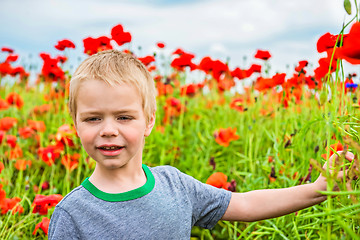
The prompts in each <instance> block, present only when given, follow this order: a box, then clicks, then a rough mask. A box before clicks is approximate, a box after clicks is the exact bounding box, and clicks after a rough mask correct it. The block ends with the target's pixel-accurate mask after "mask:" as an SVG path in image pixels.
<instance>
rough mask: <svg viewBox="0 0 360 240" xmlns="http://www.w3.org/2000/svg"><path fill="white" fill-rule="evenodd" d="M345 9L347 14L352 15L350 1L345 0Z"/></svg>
mask: <svg viewBox="0 0 360 240" xmlns="http://www.w3.org/2000/svg"><path fill="white" fill-rule="evenodd" d="M344 8H345V11H346V12H347V14H349V15H351V4H350V0H344Z"/></svg>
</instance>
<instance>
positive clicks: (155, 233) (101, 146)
mask: <svg viewBox="0 0 360 240" xmlns="http://www.w3.org/2000/svg"><path fill="white" fill-rule="evenodd" d="M69 95H70V97H69V109H70V113H71V116H72V119H73V121H74V125H75V128H76V130H77V133H78V135H79V137H80V139H81V143H82V145H83V147H84V149H85V150H86V152H87V153H88V154H89V156H90V157H91V158H93V159H94V160H95V161H96V167H95V170H94V172H93V173H92V175H91V176H90V177H89V178H87V179H86V180H85V181H84V182H83V183H82V184H81V186H79V187H77V188H75V189H74V190H72V191H71V192H70V193H69V194H68V195H66V196H65V197H64V199H63V200H62V201H61V202H60V203H59V204H58V205H57V206H56V208H55V210H54V213H53V215H52V217H51V222H50V226H49V239H189V238H190V234H191V228H192V226H194V225H197V226H201V227H204V228H212V227H213V226H214V225H215V224H216V223H217V222H218V221H219V220H220V219H222V220H236V221H257V220H261V219H266V218H273V217H278V216H281V215H284V214H288V213H291V212H294V211H297V210H300V209H303V208H306V207H309V206H312V205H314V204H317V203H320V202H322V201H324V200H326V196H323V195H321V194H320V193H318V191H320V190H326V187H327V184H326V178H325V177H323V176H320V177H319V178H318V179H317V180H316V181H315V182H314V183H310V184H306V185H301V186H296V187H291V188H285V189H269V190H257V191H251V192H247V193H231V192H230V191H226V190H223V189H217V188H214V187H212V186H210V185H206V184H203V183H201V182H199V181H197V180H195V179H194V178H192V177H190V176H188V175H185V174H183V173H181V172H180V171H178V170H177V169H175V168H173V167H170V166H161V167H154V168H149V167H147V166H145V165H143V164H142V151H143V146H144V143H145V138H146V137H147V136H149V135H150V133H151V130H152V128H153V127H154V124H155V110H156V100H155V98H156V91H155V87H154V82H153V79H152V77H151V75H150V74H149V72H148V71H147V70H146V68H145V67H144V65H143V64H142V63H141V62H139V61H138V60H137V59H136V58H135V57H133V56H131V55H130V54H125V53H122V52H119V51H116V50H110V51H103V52H100V53H98V54H96V55H93V56H91V57H89V58H88V59H86V60H85V61H84V62H83V63H81V64H80V66H79V67H78V69H77V70H76V71H75V73H74V75H73V77H72V80H71V82H70V94H69ZM334 156H335V154H334ZM346 158H347V159H352V158H353V155H352V154H351V153H347V154H346Z"/></svg>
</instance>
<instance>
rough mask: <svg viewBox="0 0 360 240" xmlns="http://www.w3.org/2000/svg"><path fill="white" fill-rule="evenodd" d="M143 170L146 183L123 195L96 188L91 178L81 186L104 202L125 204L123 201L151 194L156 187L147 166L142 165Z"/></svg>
mask: <svg viewBox="0 0 360 240" xmlns="http://www.w3.org/2000/svg"><path fill="white" fill-rule="evenodd" d="M142 168H143V170H144V172H145V175H146V179H147V180H146V183H145V184H144V185H143V186H141V187H139V188H136V189H133V190H131V191H128V192H123V193H106V192H103V191H101V190H100V189H98V188H97V187H95V186H94V185H93V184H92V183H91V182H90V181H89V178H86V179H85V180H84V181H83V182H82V183H81V185H82V186H83V187H84V188H85V189H87V190H88V191H89V192H90V193H91V194H92V195H94V196H95V197H97V198H100V199H102V200H104V201H108V202H123V201H129V200H133V199H136V198H140V197H142V196H145V195H146V194H148V193H150V192H151V191H152V190H153V189H154V186H155V179H154V175H153V174H152V173H151V171H150V169H149V168H148V167H147V166H146V165H144V164H143V165H142Z"/></svg>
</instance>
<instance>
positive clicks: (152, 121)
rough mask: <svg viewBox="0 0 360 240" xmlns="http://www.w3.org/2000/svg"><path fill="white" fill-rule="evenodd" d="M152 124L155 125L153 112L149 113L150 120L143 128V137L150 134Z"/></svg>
mask: <svg viewBox="0 0 360 240" xmlns="http://www.w3.org/2000/svg"><path fill="white" fill-rule="evenodd" d="M154 125H155V112H154V113H153V114H151V118H150V121H149V123H148V124H147V126H146V128H145V133H144V136H145V137H147V136H149V135H150V133H151V130H152V129H153V127H154Z"/></svg>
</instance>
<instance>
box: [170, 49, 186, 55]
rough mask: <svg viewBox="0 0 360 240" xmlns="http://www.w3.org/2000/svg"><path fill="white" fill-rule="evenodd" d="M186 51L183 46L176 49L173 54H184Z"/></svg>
mask: <svg viewBox="0 0 360 240" xmlns="http://www.w3.org/2000/svg"><path fill="white" fill-rule="evenodd" d="M184 53H185V52H184V50H182V49H181V48H178V49H176V50H175V51H174V52H173V53H172V54H173V55H174V54H177V55H182V54H184Z"/></svg>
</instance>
